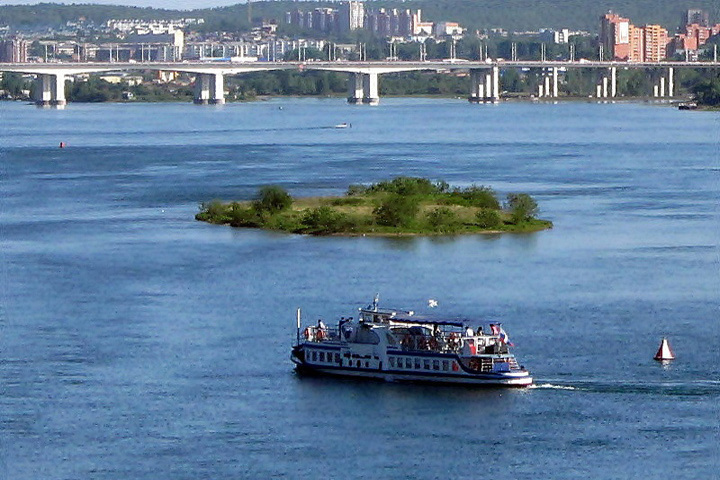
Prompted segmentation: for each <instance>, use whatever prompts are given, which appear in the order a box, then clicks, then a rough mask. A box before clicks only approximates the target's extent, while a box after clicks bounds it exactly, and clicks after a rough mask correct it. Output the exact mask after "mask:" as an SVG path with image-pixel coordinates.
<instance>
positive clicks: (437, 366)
mask: <svg viewBox="0 0 720 480" xmlns="http://www.w3.org/2000/svg"><path fill="white" fill-rule="evenodd" d="M433 370H440V360H433Z"/></svg>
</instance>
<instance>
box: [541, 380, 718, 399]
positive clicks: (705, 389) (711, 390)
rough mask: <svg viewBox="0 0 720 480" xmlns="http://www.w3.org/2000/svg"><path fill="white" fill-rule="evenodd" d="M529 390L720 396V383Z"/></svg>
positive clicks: (610, 383) (608, 384) (601, 384)
mask: <svg viewBox="0 0 720 480" xmlns="http://www.w3.org/2000/svg"><path fill="white" fill-rule="evenodd" d="M528 388H529V389H544V390H574V391H581V392H590V393H621V394H652V395H668V396H707V395H711V396H718V395H720V381H716V380H694V381H684V382H683V381H680V382H628V381H625V380H623V381H597V382H596V381H583V380H578V381H575V382H573V385H568V384H565V385H563V384H556V383H551V382H546V383H537V384H534V385H531V386H529V387H528Z"/></svg>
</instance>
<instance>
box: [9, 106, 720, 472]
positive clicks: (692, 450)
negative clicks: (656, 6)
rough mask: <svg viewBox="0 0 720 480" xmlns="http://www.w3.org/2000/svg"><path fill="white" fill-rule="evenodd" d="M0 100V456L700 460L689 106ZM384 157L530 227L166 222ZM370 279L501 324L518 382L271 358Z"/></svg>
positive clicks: (396, 294) (709, 299)
mask: <svg viewBox="0 0 720 480" xmlns="http://www.w3.org/2000/svg"><path fill="white" fill-rule="evenodd" d="M0 119H2V125H3V130H2V133H1V134H0V141H1V142H2V143H1V144H0V146H1V147H2V148H1V149H0V176H1V178H2V181H1V185H2V198H1V200H0V202H1V204H0V212H1V216H0V249H1V252H2V253H0V264H1V265H2V269H1V270H0V282H1V285H2V288H1V290H0V295H1V297H0V301H1V303H0V322H1V323H0V335H1V338H2V341H1V345H2V349H1V357H0V376H1V378H2V386H1V387H0V389H1V390H0V406H1V407H0V408H1V409H2V416H1V418H0V421H1V422H2V463H3V465H2V468H3V469H4V471H5V472H6V474H5V478H8V479H13V480H24V479H40V478H42V479H118V478H128V479H130V478H132V479H157V478H173V479H201V478H216V479H221V478H226V479H230V478H252V479H255V478H343V479H355V478H357V479H361V478H373V479H385V478H387V479H399V478H420V479H431V478H438V479H455V478H457V479H460V478H466V477H468V476H474V475H477V476H478V477H486V476H487V477H494V478H497V477H500V478H517V479H535V478H558V479H576V478H580V477H582V478H587V479H608V478H612V479H625V478H627V479H632V478H667V477H671V478H674V479H697V478H712V477H715V476H716V475H717V471H718V469H719V468H720V448H719V447H718V437H719V435H720V430H719V429H720V424H719V420H718V419H719V418H720V324H719V322H718V317H719V311H718V310H719V309H718V307H719V306H720V302H719V300H720V288H719V287H720V268H719V267H720V222H719V221H718V220H719V216H720V212H719V210H718V208H719V207H718V205H720V172H719V170H720V153H719V152H720V148H718V144H719V143H720V142H719V140H720V135H719V132H720V128H719V127H720V115H718V113H717V112H715V113H712V112H681V111H678V110H676V109H674V108H670V107H668V106H663V105H657V104H642V103H617V104H596V103H583V102H569V103H559V104H553V103H547V104H542V103H541V104H529V103H506V104H500V105H470V104H468V103H467V102H465V101H461V100H450V99H443V100H437V99H385V98H384V99H382V104H381V105H379V106H377V107H367V106H351V105H347V104H345V103H344V101H343V100H340V99H275V100H271V101H265V102H255V103H245V104H227V105H224V106H218V107H213V106H210V107H199V106H195V105H186V104H100V105H87V104H70V105H68V106H67V108H65V109H64V110H54V109H38V108H35V107H32V106H28V105H24V104H21V103H8V102H2V103H0ZM343 122H347V123H351V124H352V128H346V129H335V128H332V126H333V125H336V124H339V123H343ZM60 142H64V143H65V145H66V147H65V148H63V149H60V148H58V145H59V143H60ZM398 175H409V176H422V177H428V178H431V179H433V180H445V181H447V182H449V183H450V184H451V185H456V186H467V185H471V184H473V183H475V184H478V185H488V186H491V187H492V188H494V189H495V190H496V191H497V192H498V193H499V194H500V195H501V196H502V197H504V196H505V195H506V194H507V193H510V192H526V193H529V194H531V195H533V197H534V198H536V200H537V201H538V203H539V205H540V209H541V214H540V217H542V218H547V219H549V220H552V221H553V222H554V228H553V229H552V230H548V231H543V232H539V233H534V234H529V235H510V234H508V235H503V236H497V235H474V236H458V237H437V238H423V237H417V238H369V237H368V238H335V237H332V238H315V237H308V236H297V235H287V234H278V233H271V232H261V231H254V230H243V229H232V228H230V227H222V226H213V225H208V224H205V223H201V222H196V221H195V220H194V219H193V216H194V214H195V213H196V212H197V211H198V205H199V203H200V202H203V201H208V200H212V199H216V198H217V199H223V200H231V199H248V198H251V197H252V196H253V195H254V194H255V192H256V191H257V189H258V187H259V186H262V185H266V184H277V185H281V186H283V187H284V188H286V189H287V190H288V191H289V192H290V193H291V194H292V195H293V196H307V195H334V194H341V193H343V192H344V191H345V189H346V188H347V186H348V185H349V184H351V183H369V182H376V181H380V180H384V179H390V178H393V177H395V176H398ZM376 293H379V294H380V301H381V305H384V306H396V307H400V308H408V309H414V310H423V309H425V308H426V307H427V304H428V299H431V298H432V299H436V300H437V301H438V304H439V305H438V307H437V309H436V313H440V314H447V315H451V316H463V317H467V318H473V319H485V320H486V321H490V320H494V321H500V322H503V325H504V327H505V329H506V330H507V331H508V333H509V335H510V337H511V339H512V341H513V342H514V343H515V344H516V347H515V353H516V354H517V355H518V358H519V360H520V362H521V363H522V364H524V365H525V366H526V367H527V368H528V369H529V370H530V371H531V372H532V373H533V375H534V377H535V379H536V385H535V386H534V387H533V388H529V389H520V390H502V389H499V390H496V389H480V390H478V389H467V388H452V387H433V386H415V385H410V386H402V385H394V384H381V383H368V382H356V381H344V380H332V379H308V378H301V377H298V376H297V375H296V374H295V373H294V371H293V368H292V364H291V362H290V360H289V351H290V346H291V343H292V341H293V339H294V336H295V330H294V322H295V309H296V308H297V307H302V309H303V315H304V316H305V319H306V320H307V321H315V320H316V319H317V318H319V317H322V318H323V319H325V321H326V322H332V321H335V320H336V319H337V318H338V317H340V316H347V315H353V312H354V311H356V308H357V307H359V306H363V305H366V304H368V303H369V302H370V301H371V300H372V297H373V296H374V295H375V294H376ZM663 336H667V337H668V338H669V340H670V343H671V346H672V347H673V349H674V350H675V353H676V354H677V360H675V361H674V362H673V363H672V364H670V365H667V366H662V365H660V364H658V363H657V362H655V361H653V360H652V356H653V355H654V353H655V350H656V349H657V347H658V344H659V342H660V339H661V338H662V337H663Z"/></svg>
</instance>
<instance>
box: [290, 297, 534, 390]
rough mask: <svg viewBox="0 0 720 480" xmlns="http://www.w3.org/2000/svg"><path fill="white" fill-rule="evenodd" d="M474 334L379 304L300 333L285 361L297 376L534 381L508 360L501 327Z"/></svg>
mask: <svg viewBox="0 0 720 480" xmlns="http://www.w3.org/2000/svg"><path fill="white" fill-rule="evenodd" d="M489 326H490V328H489V329H488V330H487V331H486V330H485V328H484V327H482V326H481V327H478V328H477V329H476V330H473V329H472V328H470V327H469V326H468V325H466V324H465V322H461V321H452V320H442V319H434V318H431V317H426V316H420V315H415V313H414V312H412V311H402V310H396V309H387V308H380V307H379V306H378V301H377V298H376V299H375V301H373V303H372V304H371V305H370V306H368V307H366V308H360V309H359V316H358V318H357V320H355V319H353V318H352V317H350V318H341V319H340V321H339V322H338V323H337V324H336V325H333V326H331V327H328V326H326V325H325V324H324V323H323V322H322V321H320V320H319V321H318V322H317V324H314V325H309V326H306V327H305V328H303V326H302V324H301V318H300V309H298V311H297V342H296V344H295V345H294V346H293V348H292V353H291V356H290V358H291V360H292V361H293V362H294V363H295V365H296V369H297V370H298V372H299V373H309V374H323V375H335V376H344V377H363V378H371V379H377V380H385V381H389V382H421V383H447V384H470V385H488V386H513V387H525V386H528V385H531V384H532V382H533V380H532V377H531V376H530V373H529V372H528V371H527V370H526V369H525V367H523V366H521V365H519V364H518V362H517V360H516V359H515V355H513V354H512V353H510V349H509V347H511V346H513V345H512V344H511V343H510V342H509V340H508V336H507V333H505V330H504V329H503V328H502V326H501V325H500V324H497V323H495V324H490V325H489Z"/></svg>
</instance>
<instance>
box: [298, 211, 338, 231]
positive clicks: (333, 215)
mask: <svg viewBox="0 0 720 480" xmlns="http://www.w3.org/2000/svg"><path fill="white" fill-rule="evenodd" d="M302 224H303V225H304V227H303V228H302V229H301V232H302V233H312V234H315V235H330V234H332V233H338V232H341V231H343V230H344V229H345V227H346V226H347V225H348V222H347V217H346V216H345V215H343V214H342V213H340V212H337V211H335V210H334V209H332V208H330V207H328V206H325V205H323V206H322V207H318V208H313V209H310V210H306V211H305V214H304V215H303V216H302Z"/></svg>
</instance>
